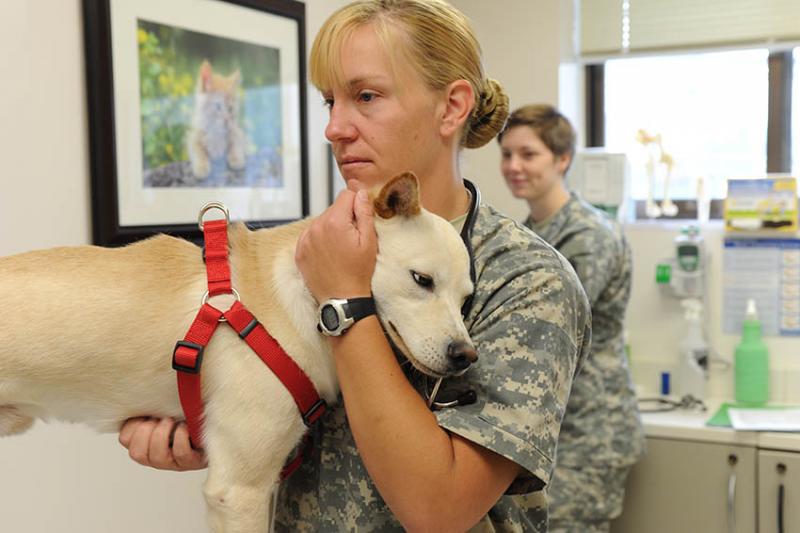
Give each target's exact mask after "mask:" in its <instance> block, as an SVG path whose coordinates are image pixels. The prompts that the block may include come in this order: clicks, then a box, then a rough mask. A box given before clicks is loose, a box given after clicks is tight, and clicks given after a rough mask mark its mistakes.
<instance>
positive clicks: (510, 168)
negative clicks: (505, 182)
mask: <svg viewBox="0 0 800 533" xmlns="http://www.w3.org/2000/svg"><path fill="white" fill-rule="evenodd" d="M504 163H505V165H504V166H505V170H506V173H510V172H514V173H516V172H519V171H520V164H519V158H518V157H517V156H515V155H510V156H508V157H507V158H506V160H505V161H504Z"/></svg>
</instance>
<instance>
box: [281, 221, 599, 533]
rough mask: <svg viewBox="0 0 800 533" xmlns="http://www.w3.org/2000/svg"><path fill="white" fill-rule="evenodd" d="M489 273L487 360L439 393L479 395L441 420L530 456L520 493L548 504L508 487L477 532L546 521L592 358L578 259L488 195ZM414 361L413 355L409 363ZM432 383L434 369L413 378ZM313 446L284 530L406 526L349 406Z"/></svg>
mask: <svg viewBox="0 0 800 533" xmlns="http://www.w3.org/2000/svg"><path fill="white" fill-rule="evenodd" d="M471 243H472V246H473V251H474V264H475V270H476V274H477V278H478V280H477V283H476V290H475V295H474V300H473V304H472V308H471V310H470V312H469V314H468V316H467V318H466V320H465V322H466V325H467V328H468V329H469V331H470V335H471V337H472V340H473V341H474V342H475V345H476V348H477V350H478V354H479V359H478V362H477V363H476V364H475V365H473V367H472V368H471V369H470V370H469V371H468V372H467V373H466V374H465V375H464V376H461V377H458V378H451V379H448V380H445V382H444V383H443V385H442V389H441V391H440V393H439V394H438V395H437V397H436V399H437V401H440V400H441V399H443V398H445V397H448V396H450V397H452V395H457V394H458V393H459V392H463V391H464V390H466V389H471V390H474V391H475V392H476V394H477V402H475V403H474V404H471V405H464V406H459V407H454V408H447V409H442V410H439V411H437V412H436V414H437V417H438V420H439V424H440V425H441V426H442V427H444V428H446V429H447V430H448V431H451V432H453V433H457V434H459V435H461V436H463V437H465V438H467V439H469V440H471V441H473V442H476V443H478V444H480V445H481V446H483V447H485V448H488V449H490V450H493V451H494V452H496V453H499V454H501V455H503V456H505V457H507V458H509V459H511V460H512V461H514V462H516V463H518V464H519V465H520V466H521V467H522V469H521V472H520V474H519V476H518V477H517V479H515V480H514V482H513V483H512V485H511V486H510V487H509V490H508V493H509V494H512V493H524V492H531V491H538V492H535V493H534V494H535V495H537V496H534V499H535V500H537V501H538V502H539V503H538V504H537V505H538V511H536V512H531V513H530V514H526V513H523V512H521V510H520V509H519V507H518V506H517V504H516V502H515V501H514V500H513V499H512V498H511V497H507V496H504V497H502V498H501V499H500V501H499V502H498V503H497V504H496V505H495V506H494V507H493V508H492V510H491V512H490V513H489V515H487V516H486V517H484V519H483V520H482V521H481V522H480V523H479V524H478V525H477V526H476V527H475V528H474V530H475V531H546V523H547V514H546V513H547V511H546V507H545V506H544V504H543V501H544V500H543V497H542V493H541V489H542V488H543V486H544V485H545V484H546V483H547V482H548V481H549V480H550V473H551V470H552V467H553V459H554V455H555V447H556V440H557V437H558V431H559V426H560V423H561V419H562V417H563V414H564V409H565V408H566V403H567V399H568V396H569V391H570V387H571V384H572V380H573V377H574V375H575V373H576V371H577V369H578V367H579V365H580V364H581V363H582V361H583V360H584V359H585V358H586V357H587V355H588V351H589V343H590V336H591V326H590V311H589V305H588V301H587V300H586V295H585V293H584V292H583V290H582V289H581V286H580V281H579V280H578V278H577V276H576V275H575V273H574V271H573V270H572V268H571V267H570V265H569V263H568V262H567V261H566V260H565V259H564V258H563V257H562V256H561V255H559V254H558V253H556V252H555V251H554V250H553V248H551V247H550V246H549V245H547V244H546V243H545V242H544V241H542V240H541V239H539V238H538V237H536V236H534V235H533V234H531V232H530V231H528V230H527V229H525V228H523V227H522V226H521V225H520V224H518V223H516V222H514V221H512V220H510V219H508V218H506V217H504V216H502V215H500V214H498V213H497V212H496V211H494V210H493V209H492V208H491V207H488V206H486V205H481V207H480V209H479V212H478V215H477V218H476V221H475V224H474V228H473V235H472V241H471ZM406 366H410V365H406ZM409 377H410V378H411V379H412V383H415V386H418V388H422V386H423V385H421V382H424V381H425V380H424V378H422V379H420V376H409ZM314 441H315V442H314V448H313V451H312V455H311V457H310V458H309V459H307V460H306V461H305V462H304V463H303V465H302V467H301V468H300V469H299V470H298V471H297V472H296V473H295V474H294V475H293V476H292V477H291V478H289V479H288V480H287V481H286V482H285V483H284V484H283V486H282V487H281V491H280V495H279V501H278V512H277V521H276V528H277V530H278V531H381V532H384V531H402V526H401V525H400V523H399V522H398V521H397V520H396V519H395V518H394V516H393V515H392V513H391V511H390V510H389V508H388V507H387V506H386V504H385V503H384V501H383V499H382V498H381V496H380V494H379V493H378V491H377V489H376V488H375V486H374V484H373V483H372V481H371V479H370V478H369V476H368V474H367V471H366V468H365V467H364V464H363V463H362V461H361V458H360V457H359V454H358V449H357V448H356V445H355V443H354V441H353V435H352V433H351V432H350V428H349V427H348V425H347V418H346V415H345V410H344V407H343V406H342V404H341V403H339V404H338V405H335V406H333V407H332V409H330V411H329V412H328V413H327V414H326V415H325V417H323V419H322V420H321V423H320V424H319V427H318V428H317V429H316V431H315V433H314Z"/></svg>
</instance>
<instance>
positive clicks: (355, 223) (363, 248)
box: [295, 184, 378, 302]
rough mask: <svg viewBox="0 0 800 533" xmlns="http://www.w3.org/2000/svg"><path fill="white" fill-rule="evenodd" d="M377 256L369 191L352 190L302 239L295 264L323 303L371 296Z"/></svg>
mask: <svg viewBox="0 0 800 533" xmlns="http://www.w3.org/2000/svg"><path fill="white" fill-rule="evenodd" d="M349 185H350V184H349ZM377 253H378V241H377V237H376V235H375V226H374V220H373V210H372V204H371V203H370V201H369V196H368V195H367V191H366V190H363V189H361V190H359V191H358V192H356V191H353V190H350V189H348V190H344V191H342V192H341V193H340V194H339V196H338V197H337V198H336V201H335V202H334V203H333V205H332V206H330V207H329V208H328V209H327V210H325V212H324V213H322V214H321V215H320V216H319V217H317V218H316V219H314V221H313V222H312V223H311V225H310V226H309V227H308V228H307V229H306V230H305V231H304V232H303V234H302V235H301V236H300V238H299V239H298V241H297V247H296V248H295V263H296V264H297V267H298V268H299V269H300V273H301V274H302V275H303V279H304V280H305V283H306V286H307V287H308V289H309V290H310V291H311V294H312V295H313V296H314V298H316V300H317V301H318V302H323V301H325V300H327V299H329V298H354V297H359V296H369V295H370V294H371V292H372V291H371V282H372V274H373V272H374V271H375V257H376V255H377Z"/></svg>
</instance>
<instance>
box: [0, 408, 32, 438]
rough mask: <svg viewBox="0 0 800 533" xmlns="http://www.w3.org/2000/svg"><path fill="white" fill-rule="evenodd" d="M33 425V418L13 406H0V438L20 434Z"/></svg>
mask: <svg viewBox="0 0 800 533" xmlns="http://www.w3.org/2000/svg"><path fill="white" fill-rule="evenodd" d="M32 425H33V418H31V417H29V416H28V415H26V414H24V413H23V412H22V411H20V410H19V409H17V408H16V407H14V406H13V405H0V437H5V436H6V435H14V434H16V433H22V432H24V431H26V430H27V429H28V428H30V427H31V426H32Z"/></svg>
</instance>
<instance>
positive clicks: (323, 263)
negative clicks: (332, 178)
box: [120, 0, 590, 531]
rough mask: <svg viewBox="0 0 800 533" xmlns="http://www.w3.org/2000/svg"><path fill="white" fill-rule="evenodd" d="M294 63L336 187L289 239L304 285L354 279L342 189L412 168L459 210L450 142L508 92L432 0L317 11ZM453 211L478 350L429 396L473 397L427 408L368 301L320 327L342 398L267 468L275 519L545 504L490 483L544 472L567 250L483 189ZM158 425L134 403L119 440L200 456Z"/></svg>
mask: <svg viewBox="0 0 800 533" xmlns="http://www.w3.org/2000/svg"><path fill="white" fill-rule="evenodd" d="M309 64H310V73H311V80H312V82H313V83H314V84H315V85H316V86H317V88H319V89H320V91H321V93H322V95H323V97H324V99H325V101H326V103H327V105H328V107H329V109H330V120H329V123H328V126H327V128H326V132H325V133H326V136H327V137H328V139H329V140H330V141H331V143H332V145H333V150H334V153H335V155H336V159H337V162H338V164H339V166H340V169H341V171H342V174H343V176H344V177H345V179H346V180H347V182H348V190H345V191H343V192H342V193H341V194H340V195H339V196H338V198H337V199H336V201H335V203H334V204H333V206H331V207H330V208H329V209H328V210H326V211H325V212H324V213H322V215H321V216H320V217H318V218H317V219H316V220H315V222H314V223H313V225H312V226H311V228H310V229H309V230H308V231H307V232H306V233H305V234H304V236H303V237H302V238H301V239H300V242H299V244H298V248H297V254H296V259H297V263H298V267H299V269H300V271H301V273H302V274H303V276H304V278H305V280H306V284H307V285H308V287H309V288H310V290H311V292H312V294H314V296H315V297H316V298H317V300H318V301H324V300H325V299H327V298H329V297H331V296H336V297H338V298H343V297H348V298H352V297H357V296H364V295H369V294H370V279H371V275H372V271H373V268H374V264H375V256H376V237H375V234H374V229H373V223H372V212H371V207H370V205H369V203H368V201H367V200H366V197H365V195H364V194H363V193H360V192H359V193H358V194H357V193H356V192H355V191H360V190H361V189H362V188H364V187H370V186H373V185H375V184H378V183H380V182H382V181H384V180H385V179H387V178H388V177H390V176H393V175H395V174H397V173H399V172H402V171H406V170H411V171H413V172H414V173H416V175H417V176H418V177H419V179H420V184H421V195H422V202H423V205H424V206H425V207H426V208H427V209H428V210H430V211H432V212H434V213H437V214H439V215H441V216H443V217H445V218H447V219H449V220H452V221H453V224H454V225H456V226H457V227H460V226H461V225H463V224H464V219H465V216H466V214H467V212H468V211H469V207H470V205H471V196H472V195H471V193H470V192H469V190H468V189H467V188H466V187H465V183H464V181H463V179H462V176H461V173H460V171H459V168H458V153H459V151H460V149H461V147H462V146H463V147H478V146H481V145H483V144H485V143H487V142H489V141H490V140H491V139H492V138H493V137H494V136H496V135H497V133H498V132H499V130H500V128H501V127H502V125H503V123H504V121H505V119H506V116H507V113H508V99H507V97H506V96H505V93H504V92H503V90H502V88H501V87H500V85H499V84H498V83H497V82H495V81H494V80H490V79H488V78H486V77H485V75H484V73H483V70H482V66H481V59H480V49H479V47H478V44H477V42H476V40H475V37H474V35H473V33H472V30H471V28H470V25H469V23H468V21H467V20H466V18H465V17H464V16H463V15H462V14H461V13H460V12H458V11H457V10H455V9H454V8H453V7H452V6H450V5H449V4H447V3H446V2H443V1H441V0H366V1H359V2H355V3H353V4H350V5H348V6H346V7H344V8H342V9H341V10H339V11H337V12H336V13H334V14H333V15H332V16H331V17H330V18H329V19H328V20H327V22H325V24H324V25H323V27H322V29H321V30H320V32H319V34H318V36H317V38H316V40H315V42H314V45H313V47H312V50H311V57H310V62H309ZM468 226H471V237H470V244H471V246H472V249H473V255H474V268H475V273H476V284H475V285H476V286H475V294H474V296H473V299H472V305H471V308H470V310H469V311H468V313H467V315H466V317H465V322H466V325H467V327H468V329H469V331H470V334H471V337H472V340H473V342H474V343H475V346H476V348H477V350H478V353H479V359H478V362H477V363H476V364H475V365H473V367H472V368H471V369H470V370H469V371H468V372H467V373H466V374H464V375H463V376H461V377H459V378H453V379H449V380H447V381H446V382H445V384H444V385H443V387H442V389H443V390H442V391H441V392H440V395H439V396H437V398H438V397H444V396H446V395H450V396H453V395H455V396H458V395H459V394H461V393H463V392H465V391H473V392H474V394H475V396H476V401H474V402H472V403H470V402H466V403H468V405H459V406H456V407H452V408H447V409H441V410H438V411H435V412H432V411H431V410H430V409H429V408H428V407H427V404H426V401H425V399H424V395H423V392H424V391H422V390H421V388H424V386H425V384H422V385H420V386H419V387H415V384H413V383H412V381H413V382H416V380H412V379H409V376H406V375H404V368H403V366H401V363H400V362H399V361H398V359H397V358H396V356H395V354H394V353H393V352H392V349H391V347H390V345H389V343H388V341H387V340H386V337H385V336H384V333H383V331H382V329H381V327H380V323H379V322H378V320H377V319H376V318H375V317H374V316H373V317H368V318H365V319H363V320H360V321H359V322H357V323H356V324H355V325H353V326H352V328H351V329H350V330H348V333H347V335H344V336H342V337H334V338H331V340H330V342H331V347H332V349H333V354H334V358H335V363H336V370H337V374H338V377H339V381H340V384H341V389H342V400H343V401H342V402H340V403H339V404H337V405H334V406H332V407H331V409H329V411H328V412H327V413H326V415H325V416H324V417H323V418H322V420H321V421H320V423H319V424H318V426H317V427H316V429H315V431H314V433H313V437H314V446H313V453H312V455H311V456H310V457H309V458H307V459H306V461H305V462H304V463H303V465H302V466H301V468H300V469H299V470H298V471H297V472H295V473H294V475H292V476H291V477H290V478H289V479H288V480H287V481H285V482H284V483H283V484H282V486H281V488H280V494H279V499H278V504H277V521H276V527H277V529H278V530H280V531H355V530H358V531H401V530H402V529H404V528H405V529H410V530H425V531H450V530H452V531H464V530H466V529H469V528H471V527H473V526H476V525H477V526H478V528H479V529H481V530H484V531H491V530H497V531H545V529H546V508H545V507H544V506H538V507H537V511H536V512H535V513H532V514H529V515H528V514H525V513H522V512H521V511H520V508H519V507H518V505H517V504H516V502H515V501H514V500H513V499H512V498H510V497H505V496H504V494H514V493H529V492H534V493H535V494H538V495H541V489H542V488H543V487H544V485H545V484H546V483H547V482H548V481H549V479H550V471H551V469H552V466H553V457H554V454H555V445H556V437H557V435H558V431H559V425H560V423H561V418H562V416H563V413H564V410H565V408H566V403H567V398H568V395H569V390H570V386H571V383H572V379H573V376H574V375H575V373H576V371H577V369H578V367H579V365H580V364H581V362H582V361H583V360H584V359H585V357H586V355H587V354H588V345H589V342H590V339H589V337H590V327H589V320H590V317H589V307H588V302H587V301H586V297H585V294H584V293H583V291H582V289H581V287H580V282H579V280H578V279H577V277H576V276H575V274H574V272H573V270H572V268H571V267H570V266H569V264H568V263H567V262H566V260H564V258H563V257H562V256H560V255H559V254H558V253H556V252H555V251H554V250H553V249H552V248H551V247H550V246H548V245H547V244H546V243H544V242H543V241H542V240H541V239H539V238H536V237H534V236H532V235H531V234H530V232H528V231H527V230H525V229H524V228H522V227H521V226H520V225H518V224H517V223H515V222H514V221H512V220H510V219H508V218H506V217H504V216H502V215H500V214H499V213H498V212H496V211H495V210H494V209H492V208H491V207H489V206H488V205H485V204H481V205H479V206H478V207H477V212H476V215H475V217H474V223H473V224H468ZM464 229H465V231H468V230H470V227H467V228H464ZM312 258H313V259H312ZM408 366H410V365H405V367H406V368H407V367H408ZM173 428H174V423H173V422H172V421H169V420H166V421H161V422H156V421H147V420H145V421H142V420H134V421H130V422H128V423H127V424H126V426H125V427H124V428H123V430H122V432H121V434H120V440H121V441H122V443H123V444H124V445H126V446H128V447H129V449H130V453H131V456H132V457H133V458H134V459H135V460H137V461H138V462H140V463H143V464H147V465H150V466H154V467H156V468H165V469H169V468H171V469H178V470H186V469H192V468H199V467H202V466H203V458H202V456H201V455H200V454H198V453H197V452H194V451H193V450H191V448H190V447H189V444H188V440H187V439H186V432H185V430H184V428H183V426H182V425H180V426H178V427H177V429H176V430H175V437H174V439H175V442H174V447H173V448H172V449H170V448H169V447H168V440H169V438H168V437H169V433H170V432H171V431H172V430H173Z"/></svg>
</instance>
